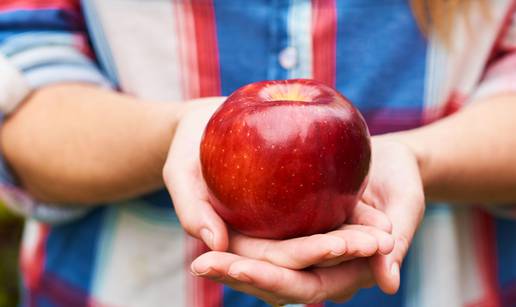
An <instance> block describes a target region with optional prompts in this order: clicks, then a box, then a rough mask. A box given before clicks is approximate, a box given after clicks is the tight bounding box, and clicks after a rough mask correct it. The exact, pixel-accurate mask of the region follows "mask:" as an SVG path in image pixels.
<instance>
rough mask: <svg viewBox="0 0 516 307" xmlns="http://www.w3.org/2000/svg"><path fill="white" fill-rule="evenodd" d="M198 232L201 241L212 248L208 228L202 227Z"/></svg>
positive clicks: (211, 235) (211, 236)
mask: <svg viewBox="0 0 516 307" xmlns="http://www.w3.org/2000/svg"><path fill="white" fill-rule="evenodd" d="M200 234H201V238H202V240H203V242H204V243H205V244H206V245H208V247H209V248H210V249H213V233H212V232H211V231H210V230H209V229H208V228H203V229H201V233H200Z"/></svg>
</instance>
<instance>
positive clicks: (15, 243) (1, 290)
mask: <svg viewBox="0 0 516 307" xmlns="http://www.w3.org/2000/svg"><path fill="white" fill-rule="evenodd" d="M22 225H23V220H22V219H20V218H19V217H16V216H14V215H12V214H11V213H10V212H9V211H8V210H7V209H6V208H5V207H4V206H3V205H2V204H1V203H0V307H15V306H17V304H18V283H19V278H18V247H19V243H20V238H21V233H22Z"/></svg>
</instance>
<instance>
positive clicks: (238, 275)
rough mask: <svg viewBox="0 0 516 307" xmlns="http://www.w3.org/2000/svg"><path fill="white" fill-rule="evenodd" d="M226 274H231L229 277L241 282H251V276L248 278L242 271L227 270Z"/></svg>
mask: <svg viewBox="0 0 516 307" xmlns="http://www.w3.org/2000/svg"><path fill="white" fill-rule="evenodd" d="M228 275H229V276H231V278H234V279H236V280H238V281H241V282H245V283H250V282H251V278H249V276H247V275H246V274H244V273H242V272H229V273H228Z"/></svg>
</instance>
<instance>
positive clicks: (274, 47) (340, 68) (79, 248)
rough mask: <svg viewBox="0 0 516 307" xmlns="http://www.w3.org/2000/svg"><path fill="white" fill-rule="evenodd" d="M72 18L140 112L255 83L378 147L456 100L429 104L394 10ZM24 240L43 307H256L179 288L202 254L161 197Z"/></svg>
mask: <svg viewBox="0 0 516 307" xmlns="http://www.w3.org/2000/svg"><path fill="white" fill-rule="evenodd" d="M83 13H84V14H85V18H86V22H87V25H88V29H89V32H90V34H91V36H92V43H93V46H94V49H95V52H96V55H97V58H98V59H99V62H100V63H101V64H102V67H103V69H104V70H105V72H106V73H107V75H108V76H109V77H110V79H111V80H112V81H113V82H114V83H115V84H116V85H117V86H118V87H119V88H120V89H121V90H122V91H124V92H127V93H130V94H132V95H135V96H138V97H140V98H143V99H148V100H158V101H162V102H164V103H180V102H181V101H184V100H187V99H191V98H197V97H203V96H220V95H229V94H230V93H231V92H232V91H234V90H236V89H237V88H238V87H240V86H243V85H245V84H248V83H251V82H255V81H260V80H266V79H286V78H314V79H318V80H320V81H323V82H325V83H327V84H329V85H332V86H335V87H336V88H337V89H338V90H339V91H341V92H342V93H343V94H344V95H346V96H347V97H348V98H349V99H350V100H351V101H352V102H353V103H354V104H355V105H356V106H357V107H358V108H359V109H360V111H361V112H362V113H363V115H364V117H365V119H366V121H367V123H368V126H369V128H370V130H371V132H372V133H373V134H379V133H385V132H391V131H398V130H404V129H410V128H415V127H418V126H420V125H423V124H425V123H426V122H428V121H429V119H428V118H429V116H430V117H431V116H432V114H434V113H435V112H436V111H435V110H436V109H439V110H441V109H445V107H446V104H447V103H449V101H451V100H453V97H454V96H453V95H452V93H453V89H452V88H448V89H447V90H446V91H442V92H445V94H441V95H440V96H439V94H435V93H434V92H435V91H437V90H438V89H436V88H437V87H436V85H435V84H436V83H438V82H436V81H435V80H432V78H434V79H435V78H439V77H442V75H439V73H436V70H438V68H439V65H440V63H439V62H438V61H437V60H436V58H437V59H438V58H439V56H438V55H439V54H440V53H439V50H438V49H439V48H435V47H432V46H430V44H429V43H427V40H426V39H425V37H424V36H423V35H422V34H421V32H420V31H419V29H418V27H417V24H416V22H415V20H414V18H413V16H412V13H411V10H410V5H409V3H408V1H405V0H389V1H374V0H349V1H337V0H335V1H331V0H330V1H319V0H314V1H308V0H274V1H273V0H260V1H259V0H255V1H245V2H244V1H237V0H225V1H223V0H215V1H208V0H207V1H200V0H199V1H195V0H193V1H179V0H153V1H142V0H85V1H83ZM436 50H437V51H436ZM436 54H437V55H436ZM477 77H479V76H477ZM458 87H460V86H458ZM432 95H433V96H432ZM452 96H453V97H452ZM429 110H430V111H429ZM429 114H430V115H429ZM25 235H26V237H25V247H26V250H29V251H31V252H32V254H33V257H32V258H31V257H29V258H28V259H29V260H30V259H32V260H33V261H32V262H31V261H28V264H27V265H26V266H25V269H24V272H23V274H24V280H25V283H26V284H31V282H30V279H31V278H32V279H35V280H37V281H34V282H32V283H33V284H38V285H40V286H38V287H39V288H38V289H37V290H33V289H31V288H30V287H27V291H26V292H27V293H26V294H27V295H34V297H35V298H36V299H37V300H38V301H39V302H41V303H40V304H41V306H47V305H52V304H55V305H56V306H59V304H61V305H63V304H64V306H83V305H84V306H86V305H102V306H124V307H125V306H203V307H204V306H266V305H265V304H264V303H263V302H261V301H259V300H257V299H255V298H253V297H251V296H248V295H245V294H242V293H240V292H236V291H234V290H231V289H229V288H227V287H223V286H221V285H218V284H215V283H212V282H209V281H205V280H202V279H200V278H194V277H192V276H191V275H190V274H189V272H188V267H189V263H190V262H191V260H192V259H193V258H194V257H195V256H196V255H198V254H199V253H200V252H202V251H203V250H204V248H203V247H202V246H201V245H200V244H199V243H198V242H197V241H196V240H194V239H192V238H190V237H188V236H187V235H186V234H185V233H184V232H183V231H182V229H181V226H180V224H179V222H178V221H177V218H176V217H175V215H174V212H173V207H172V204H171V202H170V199H169V196H168V194H167V193H166V191H160V192H157V193H154V194H152V195H149V196H147V197H142V198H140V199H136V200H133V201H130V202H125V203H123V204H116V205H109V206H101V207H99V208H98V209H95V210H93V211H91V212H90V213H89V214H88V215H86V216H85V217H83V218H81V219H79V220H77V221H75V222H73V223H70V224H66V225H61V226H53V227H52V226H47V225H43V224H39V223H36V222H29V224H28V226H27V229H26V233H25ZM27 280H29V282H27ZM41 285H42V286H41ZM405 290H406V288H405V286H402V288H401V290H400V292H399V293H398V294H397V295H396V296H386V295H383V294H381V292H380V290H378V289H377V288H373V289H368V290H362V291H361V292H360V293H359V294H358V295H357V296H356V297H355V298H354V299H353V300H352V301H351V302H350V303H348V305H346V306H372V305H374V304H376V305H379V306H402V305H403V304H404V303H403V298H404V296H405ZM63 302H65V303H63ZM325 306H335V304H332V303H326V304H325Z"/></svg>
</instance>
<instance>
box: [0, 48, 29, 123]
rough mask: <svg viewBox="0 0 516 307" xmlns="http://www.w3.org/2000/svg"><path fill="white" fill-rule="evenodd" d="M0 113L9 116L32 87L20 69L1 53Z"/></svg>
mask: <svg viewBox="0 0 516 307" xmlns="http://www.w3.org/2000/svg"><path fill="white" fill-rule="evenodd" d="M0 72H2V73H0V112H1V113H3V114H9V113H11V112H12V111H13V110H15V109H16V107H17V106H18V105H19V104H20V103H21V102H22V101H23V99H25V97H26V96H27V95H28V94H29V93H30V86H29V84H28V82H27V81H26V80H25V78H24V77H23V76H22V74H21V73H20V72H19V71H18V69H17V68H16V67H15V66H14V65H13V64H11V63H10V62H9V61H8V60H7V59H6V58H5V56H4V55H3V54H1V53H0Z"/></svg>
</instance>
